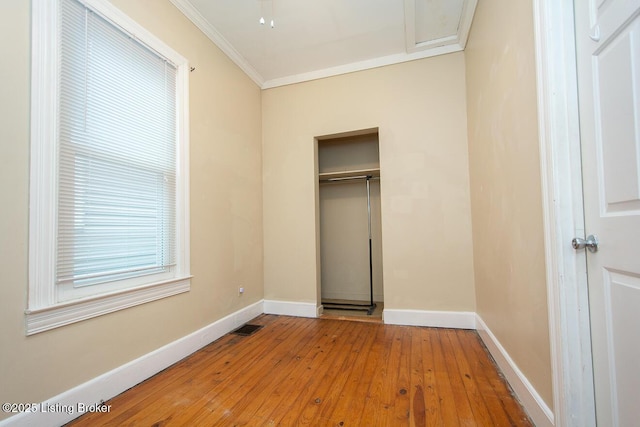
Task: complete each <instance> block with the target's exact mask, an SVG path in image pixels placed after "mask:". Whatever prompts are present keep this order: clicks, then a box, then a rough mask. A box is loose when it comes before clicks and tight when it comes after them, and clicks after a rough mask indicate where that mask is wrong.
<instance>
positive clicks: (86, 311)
mask: <svg viewBox="0 0 640 427" xmlns="http://www.w3.org/2000/svg"><path fill="white" fill-rule="evenodd" d="M190 282H191V277H190V276H189V277H185V278H181V279H175V280H170V281H167V282H165V283H159V284H153V285H150V286H143V287H140V288H135V289H126V290H123V291H120V292H114V293H113V294H109V295H99V296H97V297H94V298H88V299H84V300H79V301H73V302H69V303H64V304H59V305H53V306H49V307H45V308H41V309H38V310H27V311H26V312H25V314H26V322H27V325H26V328H27V335H33V334H37V333H39V332H44V331H48V330H50V329H55V328H59V327H60V326H65V325H69V324H71V323H75V322H80V321H82V320H87V319H91V318H92V317H98V316H102V315H103V314H108V313H113V312H115V311H118V310H124V309H125V308H129V307H134V306H136V305H140V304H145V303H147V302H151V301H156V300H159V299H162V298H167V297H170V296H173V295H177V294H181V293H183V292H188V291H189V289H190Z"/></svg>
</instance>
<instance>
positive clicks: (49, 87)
mask: <svg viewBox="0 0 640 427" xmlns="http://www.w3.org/2000/svg"><path fill="white" fill-rule="evenodd" d="M78 1H79V2H80V3H82V4H84V5H85V6H87V7H88V8H90V9H91V10H93V11H94V12H95V13H97V14H99V15H101V16H102V17H103V18H105V19H107V20H108V21H110V22H111V23H112V24H114V25H115V26H116V27H118V28H120V29H121V30H122V31H124V32H126V33H129V34H130V35H132V36H133V37H135V39H137V40H139V41H140V42H141V43H143V44H145V45H147V46H148V47H149V48H151V49H153V50H154V51H156V52H157V53H158V54H159V55H161V56H163V57H165V58H166V59H168V60H169V61H171V62H172V63H173V65H175V66H176V69H177V76H176V86H177V87H176V113H177V117H176V124H177V144H176V145H177V150H176V266H177V268H176V271H175V275H174V276H173V277H172V278H170V279H168V280H164V281H161V282H156V283H151V284H146V285H142V286H135V287H131V288H127V289H122V290H119V291H112V292H106V293H102V294H98V295H93V296H89V297H86V298H79V299H77V300H71V301H65V302H63V303H60V302H59V301H58V295H57V289H56V284H55V277H56V276H55V271H56V258H57V256H56V251H57V245H56V240H57V239H56V235H57V187H58V179H57V162H58V155H57V152H58V144H59V142H58V99H59V94H58V93H57V92H58V90H57V86H58V85H57V82H58V74H59V70H58V58H59V52H58V47H57V44H58V35H59V34H58V27H59V26H58V8H59V1H58V0H55V1H52V0H32V2H31V3H32V54H31V55H32V61H31V64H32V76H31V78H32V81H31V159H30V161H31V163H30V168H31V170H30V177H31V182H30V207H29V210H30V212H29V285H28V286H29V289H28V302H27V309H26V311H25V316H26V334H27V335H32V334H35V333H39V332H43V331H46V330H50V329H53V328H57V327H60V326H64V325H68V324H71V323H75V322H78V321H81V320H85V319H89V318H93V317H96V316H100V315H103V314H107V313H111V312H114V311H117V310H122V309H125V308H129V307H133V306H136V305H140V304H144V303H146V302H150V301H154V300H158V299H161V298H165V297H169V296H172V295H176V294H180V293H183V292H187V291H189V290H190V286H191V280H190V279H191V274H190V253H189V243H190V237H189V227H190V226H189V127H188V123H189V109H188V106H189V99H188V88H189V64H188V61H187V60H186V59H185V58H184V57H183V56H182V55H180V54H178V53H177V52H175V51H174V50H173V49H171V48H170V47H169V46H167V45H166V44H165V43H164V42H162V41H161V40H160V39H158V38H157V37H156V36H154V35H153V34H151V33H150V32H149V31H147V30H146V29H145V28H143V27H142V26H140V25H139V24H137V23H136V22H135V21H133V20H132V19H131V18H130V17H128V16H127V15H126V14H124V13H123V12H121V11H120V10H119V9H117V8H116V7H115V6H113V5H112V4H111V3H109V2H108V1H105V0H78Z"/></svg>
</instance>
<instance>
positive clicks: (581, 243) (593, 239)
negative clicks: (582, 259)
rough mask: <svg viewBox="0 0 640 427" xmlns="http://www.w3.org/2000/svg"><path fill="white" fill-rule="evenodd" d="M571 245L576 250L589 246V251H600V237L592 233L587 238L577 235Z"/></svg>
mask: <svg viewBox="0 0 640 427" xmlns="http://www.w3.org/2000/svg"><path fill="white" fill-rule="evenodd" d="M571 246H573V249H575V250H579V249H584V248H587V249H589V252H598V237H597V236H594V235H590V236H588V237H587V240H585V239H581V238H580V237H576V238H575V239H573V240H572V241H571Z"/></svg>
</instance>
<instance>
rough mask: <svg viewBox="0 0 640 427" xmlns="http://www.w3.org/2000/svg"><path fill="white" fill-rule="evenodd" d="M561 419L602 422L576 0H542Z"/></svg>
mask: <svg viewBox="0 0 640 427" xmlns="http://www.w3.org/2000/svg"><path fill="white" fill-rule="evenodd" d="M533 8H534V20H535V21H534V26H535V47H536V64H537V65H536V68H537V69H536V73H537V92H538V131H539V143H540V168H541V178H542V197H543V216H544V234H545V236H544V239H545V261H546V279H547V302H548V310H549V339H550V344H551V369H552V382H553V400H554V401H553V407H554V410H553V412H554V424H555V425H556V426H595V401H594V389H593V366H592V360H591V332H590V326H589V325H590V323H589V305H588V295H587V292H588V289H587V273H586V254H584V253H576V252H575V251H574V250H573V248H572V247H571V245H570V242H571V239H572V238H573V237H576V236H579V237H584V232H585V226H584V213H583V200H582V165H581V156H580V127H579V123H580V121H579V110H578V82H577V65H576V53H575V52H576V49H575V46H576V42H575V26H574V9H573V0H534V1H533Z"/></svg>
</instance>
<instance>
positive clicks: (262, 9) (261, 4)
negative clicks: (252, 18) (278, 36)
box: [258, 0, 276, 28]
mask: <svg viewBox="0 0 640 427" xmlns="http://www.w3.org/2000/svg"><path fill="white" fill-rule="evenodd" d="M259 1H260V12H261V13H260V20H259V21H258V22H259V23H260V25H264V23H265V22H266V21H265V19H264V2H265V1H266V0H259ZM274 2H275V0H271V22H269V24H270V25H271V28H275V27H276V22H275V20H274V19H273V16H274V15H273V9H274V6H273V3H274Z"/></svg>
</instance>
